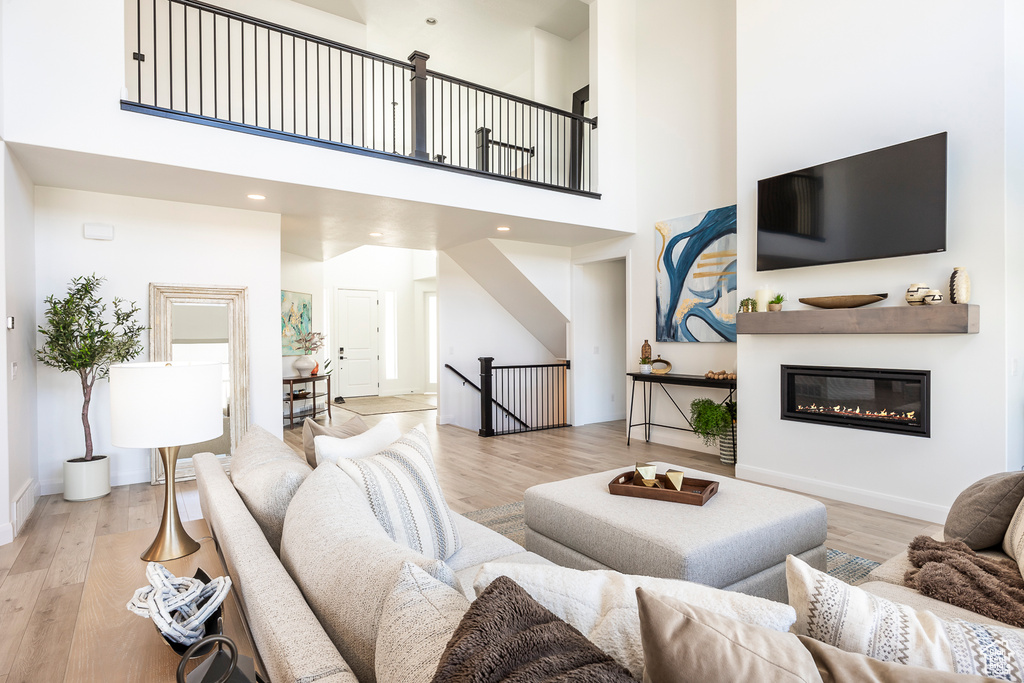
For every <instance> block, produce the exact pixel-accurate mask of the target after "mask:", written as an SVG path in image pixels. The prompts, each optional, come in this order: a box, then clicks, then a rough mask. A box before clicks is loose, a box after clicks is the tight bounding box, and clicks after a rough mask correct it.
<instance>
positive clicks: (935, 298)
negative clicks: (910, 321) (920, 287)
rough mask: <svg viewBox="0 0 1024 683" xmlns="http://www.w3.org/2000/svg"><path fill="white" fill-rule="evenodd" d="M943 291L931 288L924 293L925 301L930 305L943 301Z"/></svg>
mask: <svg viewBox="0 0 1024 683" xmlns="http://www.w3.org/2000/svg"><path fill="white" fill-rule="evenodd" d="M942 298H943V297H942V292H940V291H939V290H937V289H929V290H928V291H927V292H925V293H924V299H923V300H924V302H925V303H926V304H928V305H929V306H935V305H936V304H941V303H942Z"/></svg>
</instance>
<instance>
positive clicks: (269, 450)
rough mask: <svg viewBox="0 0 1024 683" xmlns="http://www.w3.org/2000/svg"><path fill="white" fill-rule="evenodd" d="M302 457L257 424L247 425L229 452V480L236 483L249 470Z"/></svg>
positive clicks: (299, 459)
mask: <svg viewBox="0 0 1024 683" xmlns="http://www.w3.org/2000/svg"><path fill="white" fill-rule="evenodd" d="M282 459H286V460H298V461H300V462H301V461H302V458H301V457H300V456H299V454H298V453H296V452H295V451H293V450H292V449H291V448H289V447H288V445H287V444H286V443H285V442H284V441H281V439H279V438H277V437H276V436H274V435H273V434H271V433H270V432H268V431H267V430H265V429H263V427H260V426H259V425H255V424H252V425H249V428H248V429H247V430H246V432H245V434H244V435H243V436H242V438H241V439H240V440H239V442H238V446H237V447H236V448H235V450H234V451H232V452H231V482H232V483H237V479H238V477H243V476H245V475H246V473H248V472H249V471H250V470H252V469H255V468H257V467H259V466H260V465H265V464H266V463H268V462H274V461H277V460H282Z"/></svg>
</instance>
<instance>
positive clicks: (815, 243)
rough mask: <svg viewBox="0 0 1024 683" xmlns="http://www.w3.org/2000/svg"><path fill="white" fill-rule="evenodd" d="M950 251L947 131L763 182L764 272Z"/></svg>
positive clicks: (760, 265) (760, 248)
mask: <svg viewBox="0 0 1024 683" xmlns="http://www.w3.org/2000/svg"><path fill="white" fill-rule="evenodd" d="M945 250H946V133H939V134H937V135H931V136H929V137H926V138H921V139H919V140H911V141H910V142H904V143H902V144H899V145H893V146H892V147H885V148H883V149H878V150H875V151H873V152H866V153H864V154H858V155H856V156H852V157H847V158H846V159H840V160H838V161H830V162H828V163H826V164H821V165H819V166H812V167H811V168H805V169H802V170H800V171H794V172H792V173H786V174H783V175H780V176H776V177H774V178H766V179H765V180H761V181H759V182H758V183H757V269H758V270H759V271H760V270H778V269H781V268H800V267H803V266H817V265H823V264H826V263H846V262H848V261H866V260H869V259H880V258H890V257H893V256H909V255H911V254H927V253H931V252H939V251H945Z"/></svg>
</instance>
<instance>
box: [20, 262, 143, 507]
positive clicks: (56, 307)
mask: <svg viewBox="0 0 1024 683" xmlns="http://www.w3.org/2000/svg"><path fill="white" fill-rule="evenodd" d="M104 279H105V278H102V277H97V276H96V275H86V276H82V277H76V278H74V279H72V280H71V284H70V285H68V293H67V296H65V297H64V298H61V299H58V298H57V297H56V296H54V295H52V294H51V295H50V296H48V297H46V299H45V300H44V303H45V304H46V311H45V313H44V316H45V318H46V324H45V326H40V327H39V334H41V335H43V337H44V341H43V348H41V349H39V350H38V351H36V358H37V360H39V362H40V363H42V364H43V365H48V366H50V367H51V368H57V369H58V370H60V371H61V372H74V373H77V374H78V377H79V379H80V380H81V383H82V399H83V400H82V428H83V430H84V431H85V455H84V456H83V457H79V458H72V459H70V460H66V461H64V499H65V500H92V499H93V498H100V497H102V496H105V495H107V494H108V493H110V458H109V457H107V456H105V455H94V454H93V445H92V427H91V426H90V424H89V405H90V403H91V402H92V389H93V386H94V385H95V384H96V380H98V379H103V378H105V377H106V376H107V372H108V370H109V369H110V366H111V365H113V364H114V363H125V362H127V361H130V360H131V359H133V358H135V357H136V356H138V355H139V354H140V353H141V352H142V342H141V341H140V339H141V337H142V332H143V330H145V329H146V327H145V326H143V325H142V324H141V323H139V322H138V321H137V320H136V319H135V315H136V314H137V313H139V311H140V310H141V309H140V308H139V307H138V306H136V305H135V302H134V301H129V302H126V301H124V300H123V299H119V298H116V297H115V298H114V301H113V304H114V308H113V316H112V319H108V318H107V316H106V311H107V304H106V303H104V302H103V301H102V300H101V299H100V298H99V297H98V296H97V295H96V292H97V290H98V289H99V288H100V286H101V285H102V284H103V281H104Z"/></svg>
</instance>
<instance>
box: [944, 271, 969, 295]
mask: <svg viewBox="0 0 1024 683" xmlns="http://www.w3.org/2000/svg"><path fill="white" fill-rule="evenodd" d="M970 301H971V277H970V276H969V275H968V274H967V271H966V270H964V269H963V268H961V267H959V266H957V267H956V268H954V269H953V273H952V275H950V276H949V303H951V304H966V303H970Z"/></svg>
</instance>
